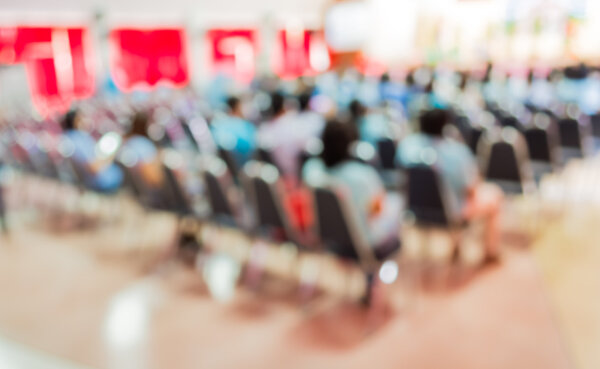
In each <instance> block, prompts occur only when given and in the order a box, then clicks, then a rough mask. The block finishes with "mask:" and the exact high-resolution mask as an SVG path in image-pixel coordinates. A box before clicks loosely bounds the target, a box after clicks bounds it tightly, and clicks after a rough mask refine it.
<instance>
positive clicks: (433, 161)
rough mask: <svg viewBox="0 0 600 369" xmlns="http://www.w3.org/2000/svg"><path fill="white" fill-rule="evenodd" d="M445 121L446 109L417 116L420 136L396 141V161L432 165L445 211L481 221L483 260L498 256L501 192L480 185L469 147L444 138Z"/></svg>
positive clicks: (404, 165) (406, 166) (446, 119)
mask: <svg viewBox="0 0 600 369" xmlns="http://www.w3.org/2000/svg"><path fill="white" fill-rule="evenodd" d="M448 121H449V114H448V112H447V111H446V110H441V109H434V110H430V111H427V112H425V113H423V114H422V115H421V117H420V130H421V132H420V133H414V134H411V135H409V136H408V137H406V138H405V139H404V140H402V141H401V142H400V145H399V147H398V151H397V154H396V160H397V162H398V164H399V165H400V166H402V167H405V168H408V167H410V166H411V165H422V164H426V165H433V166H434V168H435V169H437V171H438V173H439V175H440V178H441V180H442V181H443V183H444V185H445V186H446V188H448V189H449V195H450V196H449V198H448V199H447V200H448V203H449V206H450V207H451V209H449V211H450V212H451V213H452V214H454V216H456V217H458V218H462V219H467V220H469V219H473V218H483V219H484V220H485V246H486V253H487V259H488V260H489V261H494V260H496V259H497V257H498V242H499V236H498V215H499V211H500V205H501V202H502V192H501V190H500V189H499V188H498V187H496V186H494V185H492V184H487V183H483V182H481V180H480V178H479V172H478V168H477V163H476V161H475V158H474V157H473V154H472V153H471V151H470V150H469V148H468V147H467V146H466V145H465V144H463V143H461V142H458V141H455V140H453V139H449V138H445V137H444V135H443V131H444V127H445V126H446V124H447V123H448Z"/></svg>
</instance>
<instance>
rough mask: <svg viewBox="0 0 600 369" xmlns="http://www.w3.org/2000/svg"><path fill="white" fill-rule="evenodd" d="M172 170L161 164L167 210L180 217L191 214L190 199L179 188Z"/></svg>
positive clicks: (168, 166) (179, 185)
mask: <svg viewBox="0 0 600 369" xmlns="http://www.w3.org/2000/svg"><path fill="white" fill-rule="evenodd" d="M174 169H176V168H172V167H171V166H170V165H169V164H167V163H165V164H163V173H164V175H165V188H166V194H167V209H168V210H169V211H172V212H174V213H175V214H177V215H179V216H180V217H185V216H189V215H192V214H193V208H192V204H191V201H190V199H189V198H188V196H187V195H186V193H185V191H184V190H183V188H182V187H181V184H180V183H179V180H178V179H177V175H176V174H175V172H174Z"/></svg>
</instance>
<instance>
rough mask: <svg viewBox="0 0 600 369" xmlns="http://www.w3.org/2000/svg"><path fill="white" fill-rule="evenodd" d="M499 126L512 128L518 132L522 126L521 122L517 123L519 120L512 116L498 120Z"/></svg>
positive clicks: (505, 116)
mask: <svg viewBox="0 0 600 369" xmlns="http://www.w3.org/2000/svg"><path fill="white" fill-rule="evenodd" d="M500 125H501V126H502V127H512V128H514V129H516V130H519V131H522V130H523V125H522V124H521V122H519V120H518V119H517V118H516V117H514V116H512V115H504V116H502V118H500Z"/></svg>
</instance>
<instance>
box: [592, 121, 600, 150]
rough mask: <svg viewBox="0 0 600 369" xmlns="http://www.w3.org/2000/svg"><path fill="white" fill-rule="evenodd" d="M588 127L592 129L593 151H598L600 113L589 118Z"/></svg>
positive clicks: (599, 144)
mask: <svg viewBox="0 0 600 369" xmlns="http://www.w3.org/2000/svg"><path fill="white" fill-rule="evenodd" d="M590 125H591V127H592V139H593V142H594V150H595V151H598V150H600V113H598V114H594V115H592V116H590Z"/></svg>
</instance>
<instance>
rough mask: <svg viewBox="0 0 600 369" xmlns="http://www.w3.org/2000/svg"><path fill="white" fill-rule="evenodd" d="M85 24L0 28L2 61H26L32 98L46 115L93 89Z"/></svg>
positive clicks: (7, 62) (10, 62)
mask: <svg viewBox="0 0 600 369" xmlns="http://www.w3.org/2000/svg"><path fill="white" fill-rule="evenodd" d="M86 38H87V30H86V29H84V28H81V27H79V28H52V27H14V28H2V29H0V63H5V64H16V63H23V64H24V65H25V70H26V73H27V81H28V84H29V89H30V91H31V99H32V102H33V104H34V106H35V107H36V109H37V110H38V111H39V112H40V114H42V115H43V116H48V115H50V114H51V113H54V112H59V113H64V112H65V111H67V110H68V109H69V107H70V105H71V103H72V102H73V100H74V99H83V98H87V97H89V96H91V95H92V93H93V92H94V74H93V66H92V65H91V60H92V58H91V57H90V55H91V54H90V53H91V48H90V47H86Z"/></svg>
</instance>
